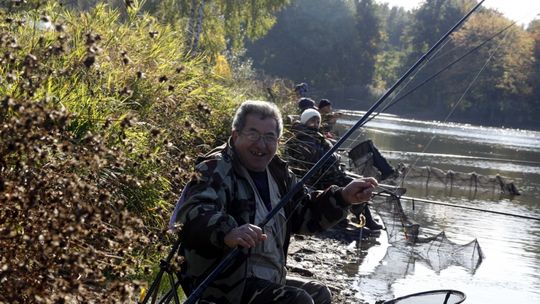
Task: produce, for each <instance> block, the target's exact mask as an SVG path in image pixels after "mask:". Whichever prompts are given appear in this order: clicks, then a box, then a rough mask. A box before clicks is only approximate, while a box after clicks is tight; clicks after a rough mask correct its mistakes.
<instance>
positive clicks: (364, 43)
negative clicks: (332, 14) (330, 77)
mask: <svg viewBox="0 0 540 304" xmlns="http://www.w3.org/2000/svg"><path fill="white" fill-rule="evenodd" d="M354 3H355V5H356V28H357V33H358V35H357V39H356V40H355V42H356V45H357V47H356V48H355V49H356V50H357V54H356V56H358V57H357V59H356V62H355V63H356V68H357V70H358V71H359V73H358V72H357V73H356V74H355V75H358V77H357V78H356V79H354V81H355V82H357V83H361V84H364V85H365V86H366V87H367V86H368V85H369V84H371V83H372V82H373V75H374V72H375V64H376V58H377V54H378V53H379V52H380V50H379V47H380V42H381V32H380V30H381V21H380V18H379V16H378V15H377V12H376V6H375V4H374V1H372V0H361V1H358V2H356V1H355V2H354ZM360 93H362V95H364V94H365V93H366V91H364V92H360Z"/></svg>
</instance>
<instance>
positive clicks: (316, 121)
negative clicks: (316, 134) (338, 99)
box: [306, 116, 321, 129]
mask: <svg viewBox="0 0 540 304" xmlns="http://www.w3.org/2000/svg"><path fill="white" fill-rule="evenodd" d="M306 126H308V127H310V128H315V129H318V128H319V127H320V126H321V119H320V118H319V117H317V116H315V117H311V118H310V119H308V121H306Z"/></svg>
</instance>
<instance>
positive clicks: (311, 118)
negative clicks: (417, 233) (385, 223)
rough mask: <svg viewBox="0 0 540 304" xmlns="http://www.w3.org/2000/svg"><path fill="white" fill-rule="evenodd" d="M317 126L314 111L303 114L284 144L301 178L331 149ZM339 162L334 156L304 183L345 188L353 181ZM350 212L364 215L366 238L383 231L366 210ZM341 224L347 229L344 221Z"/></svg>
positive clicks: (319, 117) (290, 162)
mask: <svg viewBox="0 0 540 304" xmlns="http://www.w3.org/2000/svg"><path fill="white" fill-rule="evenodd" d="M320 126H321V114H320V113H319V112H318V111H317V110H315V109H307V110H305V111H304V112H303V113H302V115H301V116H300V122H299V123H296V124H294V125H293V126H292V129H291V131H292V132H293V133H294V136H293V137H292V138H291V139H289V140H288V141H287V142H286V144H285V154H286V155H287V159H288V162H289V165H290V167H291V170H292V171H293V172H294V173H295V174H297V175H298V176H303V175H304V174H305V173H306V172H307V171H308V170H309V169H310V168H311V167H313V165H314V164H315V163H316V162H318V161H319V159H321V158H322V156H323V155H324V154H325V153H326V152H328V151H329V150H330V149H331V148H332V145H333V144H332V143H331V142H330V140H329V139H327V138H326V137H325V136H324V135H323V134H322V133H321V132H320ZM340 160H341V158H340V156H339V155H338V154H337V153H333V154H332V156H331V157H330V158H329V159H328V160H327V161H326V163H325V164H324V165H323V166H322V168H321V169H320V170H319V171H318V172H317V173H315V174H314V175H313V176H312V177H311V178H310V179H309V180H308V181H307V182H306V183H307V184H308V185H309V186H310V187H312V188H313V189H326V188H327V187H329V186H331V185H338V186H345V185H347V184H348V183H350V182H351V181H352V180H353V178H352V177H350V176H348V175H347V173H346V172H345V171H344V170H343V169H342V167H341V161H340ZM357 207H358V208H357ZM352 211H353V213H354V214H355V215H356V216H359V214H360V213H363V214H364V216H365V219H366V227H367V228H368V229H365V230H364V231H365V235H366V236H367V235H369V234H370V233H371V232H373V231H376V230H380V229H382V228H383V227H382V226H381V225H379V224H377V222H375V221H374V220H373V218H372V216H371V212H370V210H369V208H368V207H367V206H360V205H357V206H355V208H353V210H352ZM341 223H342V224H345V225H346V224H347V221H342V222H341Z"/></svg>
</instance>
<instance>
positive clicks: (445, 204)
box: [376, 192, 540, 221]
mask: <svg viewBox="0 0 540 304" xmlns="http://www.w3.org/2000/svg"><path fill="white" fill-rule="evenodd" d="M376 195H379V196H384V197H387V196H390V194H388V193H385V192H379V193H376ZM399 198H400V199H405V200H408V201H411V202H412V203H413V209H414V203H416V202H421V203H426V204H433V205H440V206H447V207H453V208H461V209H468V210H474V211H481V212H487V213H494V214H500V215H507V216H513V217H519V218H523V219H528V220H535V221H540V218H539V217H534V216H527V215H521V214H515V213H509V212H502V211H495V210H487V209H482V208H475V207H469V206H463V205H458V204H451V203H444V202H440V201H434V200H428V199H422V198H417V197H410V196H400V197H399Z"/></svg>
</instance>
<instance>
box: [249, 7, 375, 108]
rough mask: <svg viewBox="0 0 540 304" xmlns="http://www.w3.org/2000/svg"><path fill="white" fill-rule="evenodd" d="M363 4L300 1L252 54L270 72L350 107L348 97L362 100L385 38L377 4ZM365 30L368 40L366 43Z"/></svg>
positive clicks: (285, 13)
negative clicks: (361, 35)
mask: <svg viewBox="0 0 540 304" xmlns="http://www.w3.org/2000/svg"><path fill="white" fill-rule="evenodd" d="M358 5H359V6H358V7H357V4H356V2H355V1H341V0H331V1H328V0H316V1H308V0H297V1H294V2H293V4H292V5H291V6H289V7H287V9H285V10H284V11H283V12H282V13H280V14H279V16H278V22H277V24H276V26H274V27H273V28H272V29H271V30H270V32H269V33H268V35H266V36H265V37H264V38H262V39H260V40H258V41H256V42H255V43H252V44H248V46H247V48H248V55H249V56H250V57H252V58H253V60H254V64H255V66H256V67H258V68H260V69H263V70H264V71H265V72H266V73H268V74H270V75H275V76H280V77H287V78H289V79H292V80H293V81H295V82H308V83H309V84H310V87H311V88H313V89H314V91H313V90H312V91H311V92H312V94H313V93H314V94H315V95H318V96H313V97H320V98H322V97H326V98H330V99H333V101H334V102H335V103H336V104H337V105H338V106H346V101H345V100H344V97H345V96H355V97H358V96H360V95H362V93H365V92H366V88H367V86H368V85H369V84H370V82H371V78H372V75H373V69H374V65H373V56H374V53H376V52H375V51H374V50H375V49H376V48H377V46H378V44H377V42H378V39H379V36H378V35H379V31H378V26H379V25H378V24H379V23H378V22H377V21H376V20H377V17H376V16H375V13H374V12H371V10H372V4H371V2H370V1H366V2H364V1H363V2H362V3H361V4H358ZM368 9H369V10H370V11H369V12H366V11H364V10H368ZM357 10H358V11H357ZM359 30H361V31H362V33H363V35H365V36H364V38H366V39H361V38H360V33H359ZM368 40H369V41H368ZM362 48H366V49H365V51H364V50H363V49H362ZM362 54H364V55H365V56H363V55H362ZM355 99H356V98H355Z"/></svg>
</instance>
